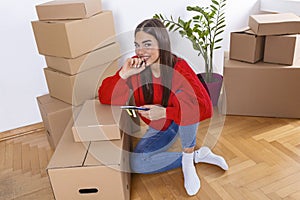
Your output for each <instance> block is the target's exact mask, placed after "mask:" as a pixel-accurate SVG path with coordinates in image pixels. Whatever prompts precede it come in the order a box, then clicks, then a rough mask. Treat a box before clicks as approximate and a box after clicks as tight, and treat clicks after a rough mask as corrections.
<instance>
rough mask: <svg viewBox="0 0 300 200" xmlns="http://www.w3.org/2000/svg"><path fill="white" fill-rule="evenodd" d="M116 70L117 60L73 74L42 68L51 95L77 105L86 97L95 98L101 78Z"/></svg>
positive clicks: (86, 98)
mask: <svg viewBox="0 0 300 200" xmlns="http://www.w3.org/2000/svg"><path fill="white" fill-rule="evenodd" d="M117 70H118V64H117V62H113V63H108V64H104V65H101V66H99V67H94V68H92V69H89V70H86V71H84V72H81V73H78V74H75V75H68V74H65V73H62V72H59V71H56V70H53V69H51V68H44V73H45V77H46V80H47V85H48V89H49V93H50V95H51V96H52V97H55V98H57V99H59V100H62V101H64V102H66V103H69V104H72V105H74V106H78V105H81V104H83V103H84V102H85V101H86V100H88V99H95V97H97V96H98V88H99V86H100V85H101V83H102V81H103V79H105V78H106V77H108V76H111V75H113V74H115V73H116V71H117Z"/></svg>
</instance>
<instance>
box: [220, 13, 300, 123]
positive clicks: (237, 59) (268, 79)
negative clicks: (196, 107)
mask: <svg viewBox="0 0 300 200" xmlns="http://www.w3.org/2000/svg"><path fill="white" fill-rule="evenodd" d="M248 25H249V27H248V28H247V29H245V30H242V31H237V32H232V33H231V40H230V52H229V57H228V56H227V57H225V68H224V85H225V89H226V101H227V107H226V113H227V114H234V115H250V116H266V117H285V118H300V112H299V109H297V108H298V107H299V106H300V95H299V93H298V92H297V91H298V90H299V87H300V79H299V77H300V43H299V39H300V38H299V34H300V17H299V16H297V15H295V14H292V13H281V14H276V13H275V14H260V15H251V16H250V17H249V23H248Z"/></svg>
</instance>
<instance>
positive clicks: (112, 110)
mask: <svg viewBox="0 0 300 200" xmlns="http://www.w3.org/2000/svg"><path fill="white" fill-rule="evenodd" d="M121 112H122V111H121V109H120V108H119V107H118V106H111V105H103V104H101V103H100V102H99V101H98V100H87V101H85V103H84V104H83V107H82V109H81V111H80V113H79V115H78V117H77V119H76V120H75V123H74V125H73V127H72V131H73V135H74V140H75V141H77V142H79V141H99V140H113V139H120V138H121V135H120V130H119V122H120V118H121Z"/></svg>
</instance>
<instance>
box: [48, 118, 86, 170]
mask: <svg viewBox="0 0 300 200" xmlns="http://www.w3.org/2000/svg"><path fill="white" fill-rule="evenodd" d="M72 125H73V123H72V120H71V121H70V122H69V123H68V125H67V127H66V129H65V131H64V133H63V135H62V137H61V139H60V141H59V143H58V145H57V147H56V149H55V152H54V153H53V155H52V158H51V160H50V162H49V164H48V166H47V169H50V168H51V169H53V168H65V167H80V166H82V165H83V163H84V160H85V157H86V154H87V152H88V148H89V145H90V143H89V142H82V143H76V142H74V139H73V135H72V131H71V127H72Z"/></svg>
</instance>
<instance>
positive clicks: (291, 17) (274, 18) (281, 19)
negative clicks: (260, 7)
mask: <svg viewBox="0 0 300 200" xmlns="http://www.w3.org/2000/svg"><path fill="white" fill-rule="evenodd" d="M248 25H249V27H250V28H251V30H253V32H254V33H255V34H257V35H281V34H297V33H300V17H299V16H297V15H295V14H293V13H279V14H259V15H251V16H250V17H249V22H248Z"/></svg>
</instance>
